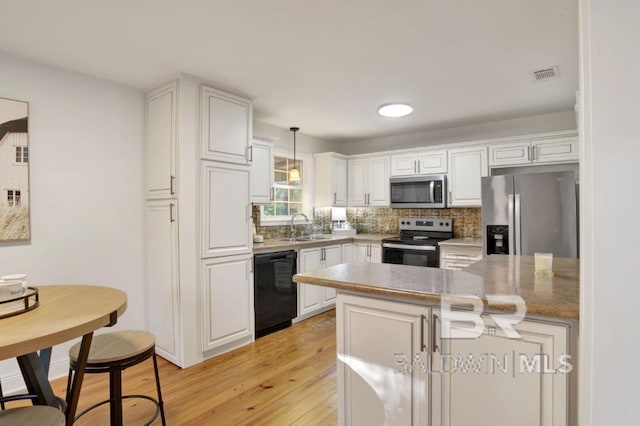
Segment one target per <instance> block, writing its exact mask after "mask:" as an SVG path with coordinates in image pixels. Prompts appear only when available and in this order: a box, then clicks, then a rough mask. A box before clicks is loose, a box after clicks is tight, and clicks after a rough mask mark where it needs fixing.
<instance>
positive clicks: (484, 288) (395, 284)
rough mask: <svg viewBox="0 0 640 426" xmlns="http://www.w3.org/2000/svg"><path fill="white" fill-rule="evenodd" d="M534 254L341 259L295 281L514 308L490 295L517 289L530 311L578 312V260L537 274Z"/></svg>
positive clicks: (563, 315) (567, 315)
mask: <svg viewBox="0 0 640 426" xmlns="http://www.w3.org/2000/svg"><path fill="white" fill-rule="evenodd" d="M533 266H534V264H533V256H507V255H492V256H488V257H485V258H484V259H483V260H481V261H479V262H476V263H474V264H473V265H471V266H469V267H467V268H465V269H464V270H462V271H451V270H445V269H438V268H425V267H420V266H406V265H394V264H389V263H343V264H340V265H336V266H332V267H330V268H324V269H318V270H315V271H310V272H307V273H302V274H297V275H295V276H294V277H293V281H295V282H297V283H300V284H315V285H320V286H325V287H333V288H336V289H340V290H348V291H354V292H359V293H365V294H371V295H380V296H391V297H401V298H406V299H413V300H415V301H423V302H430V303H439V302H440V296H441V295H443V294H446V295H450V296H456V295H458V296H461V295H475V296H479V297H480V298H482V299H483V301H484V303H485V309H488V310H496V311H512V309H513V306H503V305H492V304H489V303H488V302H487V300H486V295H518V296H521V297H522V298H523V299H524V301H525V303H526V308H527V315H528V316H530V315H534V316H543V317H551V318H559V319H571V320H577V319H578V318H579V291H580V281H579V276H580V261H579V260H578V259H569V258H554V259H553V272H554V275H553V276H552V277H536V275H535V273H534V268H533Z"/></svg>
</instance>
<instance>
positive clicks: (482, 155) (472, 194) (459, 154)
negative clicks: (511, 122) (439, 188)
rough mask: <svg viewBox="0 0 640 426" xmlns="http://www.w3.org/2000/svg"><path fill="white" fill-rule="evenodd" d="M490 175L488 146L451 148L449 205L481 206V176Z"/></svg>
mask: <svg viewBox="0 0 640 426" xmlns="http://www.w3.org/2000/svg"><path fill="white" fill-rule="evenodd" d="M488 175H489V165H488V163H487V147H486V146H479V147H468V148H456V149H450V150H449V203H448V204H449V206H450V207H480V206H481V205H482V189H481V185H480V182H481V177H483V176H488Z"/></svg>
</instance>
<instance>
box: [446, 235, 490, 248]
mask: <svg viewBox="0 0 640 426" xmlns="http://www.w3.org/2000/svg"><path fill="white" fill-rule="evenodd" d="M438 245H440V246H462V247H480V248H482V238H469V237H466V238H452V239H450V240H444V241H440V242H439V243H438Z"/></svg>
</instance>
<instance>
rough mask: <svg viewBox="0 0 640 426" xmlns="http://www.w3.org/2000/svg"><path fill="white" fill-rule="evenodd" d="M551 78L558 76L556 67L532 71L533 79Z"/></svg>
mask: <svg viewBox="0 0 640 426" xmlns="http://www.w3.org/2000/svg"><path fill="white" fill-rule="evenodd" d="M552 78H558V67H551V68H545V69H541V70H536V71H534V72H533V79H534V80H535V81H544V80H549V79H552Z"/></svg>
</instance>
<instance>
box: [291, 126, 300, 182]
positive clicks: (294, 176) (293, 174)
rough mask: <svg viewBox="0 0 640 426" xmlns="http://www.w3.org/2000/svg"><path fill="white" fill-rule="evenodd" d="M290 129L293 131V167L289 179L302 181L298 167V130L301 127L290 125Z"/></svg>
mask: <svg viewBox="0 0 640 426" xmlns="http://www.w3.org/2000/svg"><path fill="white" fill-rule="evenodd" d="M289 130H291V131H292V132H293V168H292V169H291V170H289V181H291V182H299V181H300V170H298V169H297V168H296V132H297V131H298V130H300V128H299V127H290V128H289Z"/></svg>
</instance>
